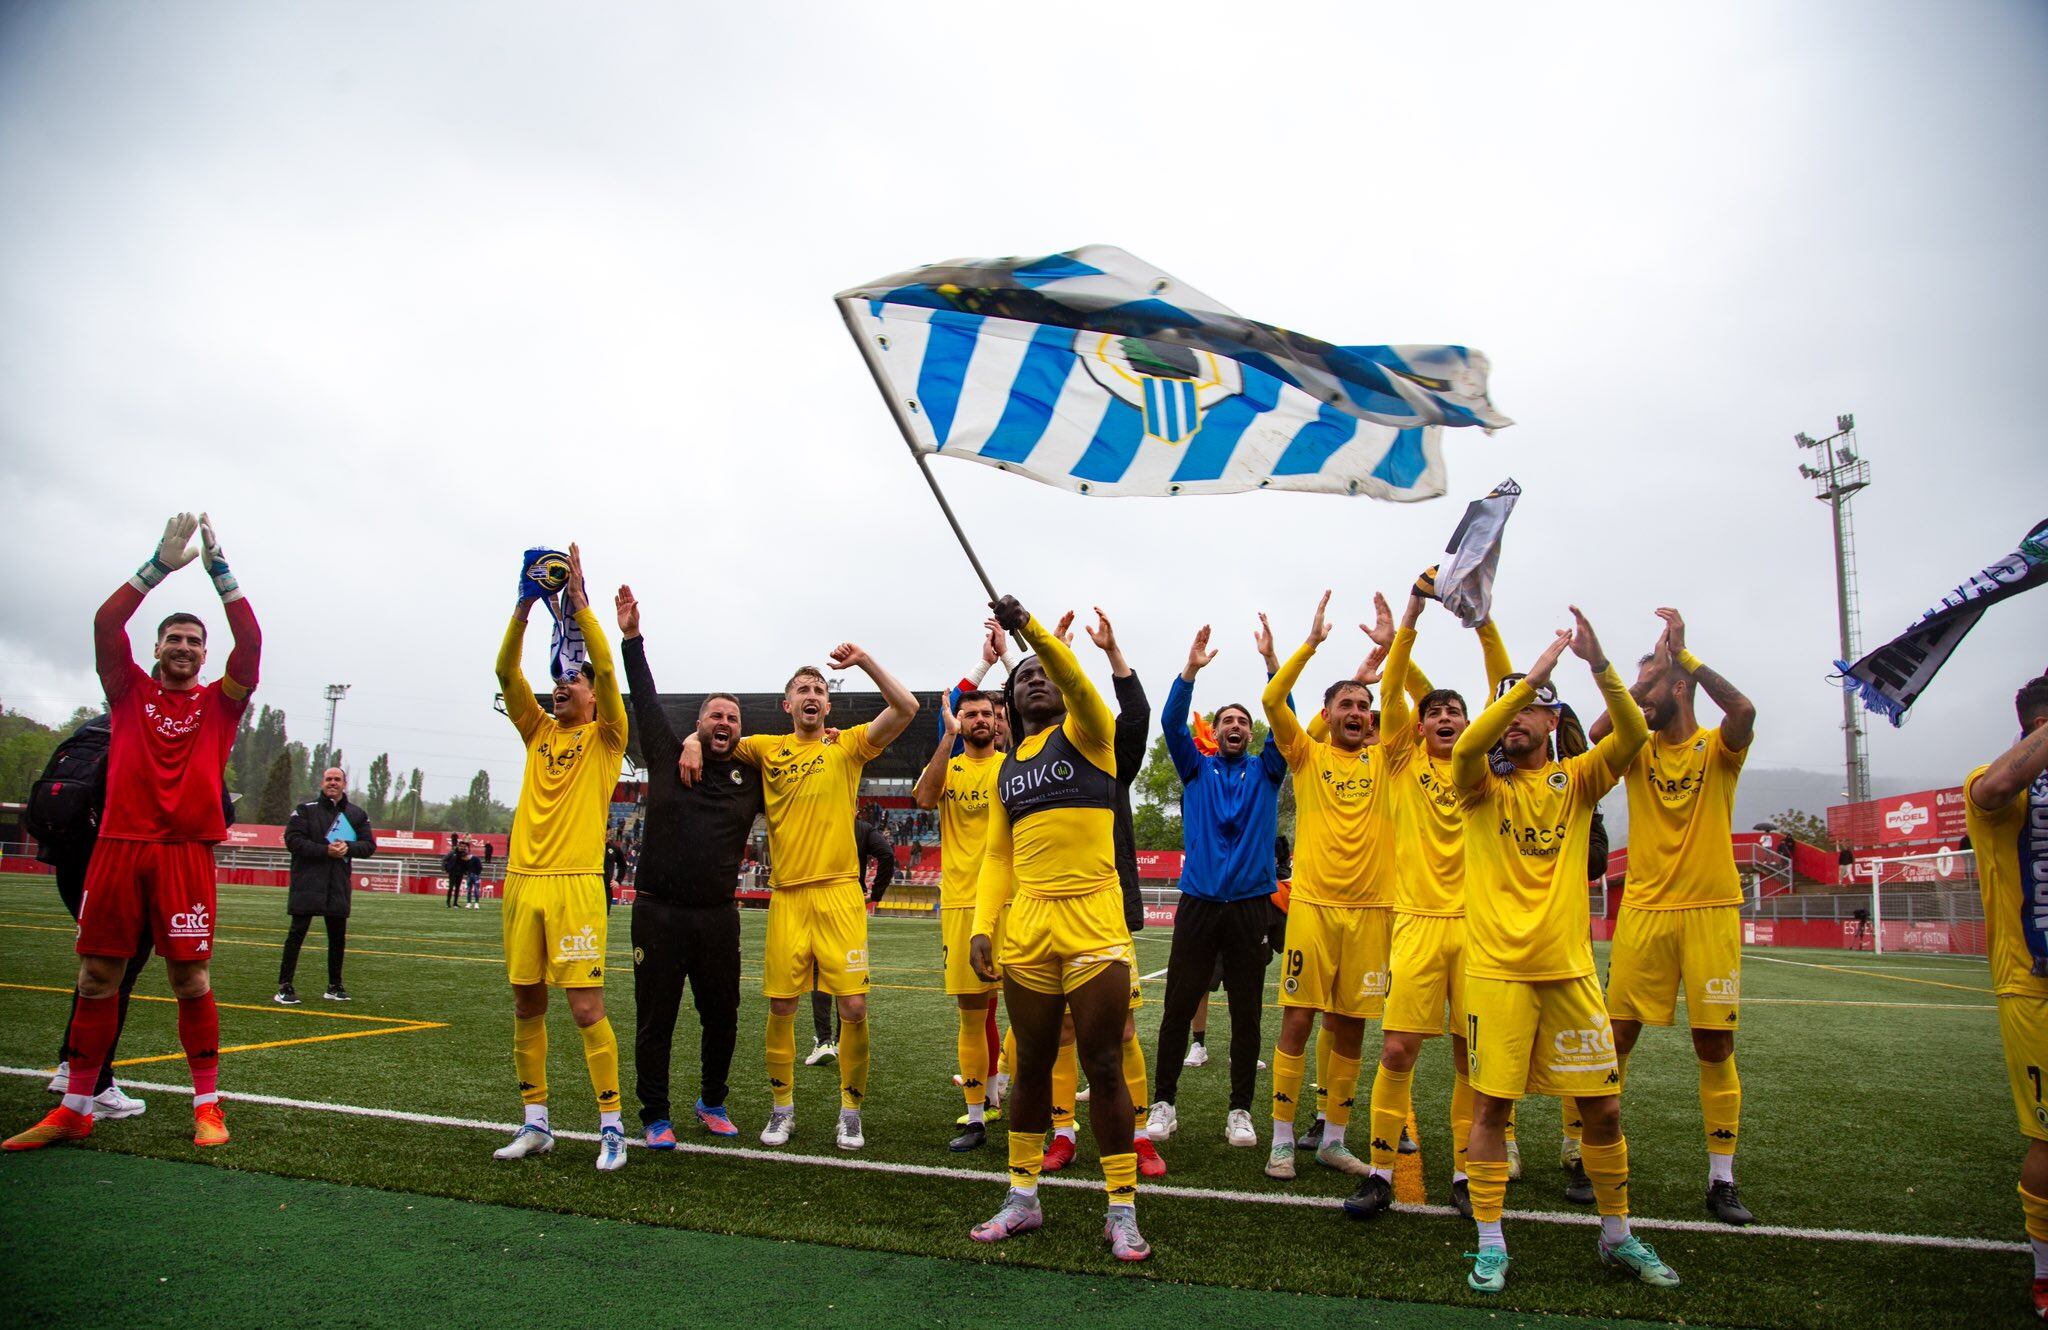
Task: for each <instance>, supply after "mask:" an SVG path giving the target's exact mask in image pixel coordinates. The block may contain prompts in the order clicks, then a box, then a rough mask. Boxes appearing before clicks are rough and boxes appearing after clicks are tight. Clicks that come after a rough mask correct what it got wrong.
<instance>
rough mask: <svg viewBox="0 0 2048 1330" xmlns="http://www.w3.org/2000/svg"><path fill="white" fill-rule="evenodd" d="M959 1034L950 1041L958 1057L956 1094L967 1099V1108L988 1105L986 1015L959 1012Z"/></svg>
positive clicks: (973, 1012) (979, 1012)
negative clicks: (958, 1068) (958, 1067)
mask: <svg viewBox="0 0 2048 1330" xmlns="http://www.w3.org/2000/svg"><path fill="white" fill-rule="evenodd" d="M958 1014H959V1017H960V1030H959V1033H958V1034H956V1035H955V1036H954V1037H953V1048H954V1051H955V1052H956V1053H958V1054H959V1055H960V1092H961V1093H962V1094H964V1095H966V1096H967V1106H968V1107H969V1108H972V1107H974V1106H975V1105H976V1104H985V1103H987V1102H988V1078H989V1069H988V1067H987V1066H986V1065H985V1064H986V1063H987V1062H988V1013H987V1012H986V1011H962V1012H960V1013H958Z"/></svg>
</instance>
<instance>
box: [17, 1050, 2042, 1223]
mask: <svg viewBox="0 0 2048 1330" xmlns="http://www.w3.org/2000/svg"><path fill="white" fill-rule="evenodd" d="M49 1075H50V1070H49V1068H47V1067H44V1068H41V1069H37V1068H34V1067H0V1076H27V1077H33V1078H35V1079H38V1080H42V1079H46V1078H48V1076H49ZM121 1085H122V1087H123V1088H124V1089H129V1090H149V1091H152V1092H156V1093H162V1094H183V1095H189V1094H191V1093H192V1087H191V1086H189V1085H167V1084H164V1083H162V1082H156V1081H130V1080H123V1081H122V1082H121ZM220 1097H221V1098H222V1099H226V1100H235V1101H240V1102H242V1103H248V1104H265V1105H268V1106H270V1107H272V1108H296V1109H302V1110H304V1111H306V1112H310V1113H339V1114H343V1115H345V1116H348V1117H358V1118H381V1119H384V1120H385V1121H389V1122H410V1123H415V1124H417V1125H420V1126H424V1127H461V1128H464V1129H467V1130H471V1131H494V1132H500V1133H505V1132H511V1131H514V1130H516V1129H517V1127H518V1124H517V1123H513V1122H486V1121H484V1120H482V1119H480V1118H456V1117H447V1116H444V1115H442V1114H438V1113H408V1112H405V1111H403V1110H401V1109H396V1108H369V1107H365V1106H363V1105H359V1104H329V1103H323V1102H321V1101H319V1100H316V1099H288V1098H285V1097H284V1096H282V1095H271V1094H251V1093H248V1092H246V1091H240V1090H223V1091H221V1093H220ZM555 1136H556V1137H557V1138H558V1139H561V1140H565V1141H596V1140H597V1133H596V1132H594V1131H566V1130H557V1131H556V1132H555ZM627 1143H628V1144H629V1145H632V1146H634V1147H636V1148H640V1149H645V1148H646V1147H645V1146H644V1145H643V1144H642V1143H641V1142H640V1141H637V1140H634V1139H632V1138H631V1137H628V1138H627ZM676 1152H677V1153H680V1154H695V1155H707V1156H711V1157H714V1158H720V1159H755V1160H760V1161H762V1162H764V1163H771V1164H809V1165H811V1166H813V1167H815V1168H839V1169H848V1170H851V1171H853V1172H857V1173H895V1174H899V1175H905V1176H910V1177H920V1178H953V1179H957V1180H959V1181H961V1182H974V1183H979V1184H981V1185H983V1186H991V1185H993V1184H995V1183H999V1182H1001V1181H1003V1175H1002V1174H1001V1173H999V1172H996V1171H994V1170H984V1169H972V1168H938V1167H935V1166H932V1165H929V1164H898V1163H892V1162H890V1161H888V1160H885V1159H850V1158H847V1157H846V1156H844V1155H807V1154H792V1153H790V1152H788V1151H785V1150H756V1149H753V1148H751V1147H748V1146H743V1145H694V1144H691V1143H689V1142H687V1141H678V1142H677V1143H676ZM1038 1185H1039V1186H1041V1187H1066V1188H1071V1189H1073V1190H1077V1191H1099V1190H1101V1187H1102V1182H1101V1180H1100V1179H1096V1178H1045V1177H1041V1178H1040V1179H1039V1180H1038ZM1144 1191H1145V1194H1146V1195H1147V1196H1164V1197H1171V1198H1173V1199H1176V1200H1189V1201H1232V1202H1236V1203H1238V1204H1242V1205H1282V1206H1294V1207H1297V1208H1302V1209H1310V1210H1334V1209H1336V1208H1338V1206H1339V1205H1341V1204H1342V1201H1341V1200H1340V1198H1338V1197H1335V1196H1303V1195H1299V1194H1293V1193H1288V1192H1260V1191H1217V1190H1212V1189H1209V1188H1205V1187H1173V1186H1160V1185H1155V1184H1152V1183H1147V1184H1146V1185H1145V1188H1144ZM1400 1209H1401V1210H1402V1211H1403V1212H1405V1213H1410V1214H1421V1215H1455V1214H1457V1211H1456V1210H1453V1209H1452V1208H1451V1207H1450V1206H1448V1205H1402V1206H1401V1207H1400ZM1502 1215H1503V1217H1504V1218H1508V1219H1513V1220H1517V1221H1519V1222H1523V1223H1535V1224H1566V1225H1570V1226H1572V1227H1575V1228H1592V1227H1596V1226H1597V1225H1598V1224H1599V1222H1600V1218H1599V1216H1598V1215H1585V1214H1567V1213H1565V1212H1563V1211H1557V1210H1505V1211H1502ZM1629 1223H1630V1225H1631V1226H1633V1227H1635V1228H1642V1229H1655V1230H1663V1231H1670V1232H1679V1233H1708V1234H1720V1235H1724V1236H1729V1237H1738V1236H1739V1237H1761V1238H1794V1239H1798V1240H1801V1241H1810V1242H1812V1241H1817V1242H1869V1243H1876V1244H1879V1245H1882V1246H1891V1247H1935V1248H1941V1249H1944V1250H1949V1251H1987V1252H2022V1251H2029V1250H2031V1248H2030V1247H2029V1246H2028V1245H2027V1244H2026V1243H2024V1242H1999V1241H1995V1240H1993V1239H1990V1238H1960V1237H1942V1236H1939V1235H1936V1234H1932V1233H1873V1232H1866V1231H1863V1230H1860V1229H1848V1228H1792V1227H1788V1226H1785V1225H1781V1224H1751V1225H1749V1226H1748V1227H1747V1228H1730V1227H1729V1226H1728V1225H1726V1224H1717V1223H1710V1222H1708V1221H1707V1220H1704V1219H1646V1218H1644V1217H1642V1216H1640V1215H1631V1216H1630V1217H1629Z"/></svg>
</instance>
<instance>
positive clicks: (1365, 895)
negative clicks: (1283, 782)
mask: <svg viewBox="0 0 2048 1330" xmlns="http://www.w3.org/2000/svg"><path fill="white" fill-rule="evenodd" d="M1314 654H1315V648H1314V647H1313V646H1311V645H1309V644H1307V643H1303V644H1302V646H1301V647H1300V648H1299V649H1297V650H1296V651H1295V653H1294V654H1293V655H1292V656H1290V657H1289V658H1288V659H1287V662H1286V664H1284V665H1282V666H1281V667H1280V672H1279V673H1278V674H1276V675H1274V676H1273V677H1272V678H1271V679H1269V680H1267V682H1266V691H1265V695H1264V697H1263V698H1262V699H1261V701H1262V702H1263V703H1264V704H1265V711H1266V721H1267V723H1268V724H1269V725H1271V726H1272V736H1273V740H1274V741H1275V742H1277V743H1278V744H1279V745H1280V755H1281V756H1282V757H1284V758H1286V759H1287V767H1288V770H1290V771H1292V772H1293V773H1294V809H1295V813H1294V886H1293V899H1295V900H1305V901H1308V902H1310V903H1311V904H1315V905H1330V906H1337V907H1354V908H1356V907H1364V906H1375V907H1378V906H1389V905H1392V904H1393V903H1394V823H1393V798H1392V796H1391V794H1390V793H1389V791H1388V785H1389V780H1388V769H1387V754H1386V752H1385V750H1384V749H1382V748H1381V747H1380V746H1379V745H1372V746H1369V747H1366V748H1363V749H1361V750H1359V751H1358V752H1356V753H1346V752H1344V751H1343V750H1342V749H1340V748H1338V747H1336V746H1335V745H1333V744H1330V743H1325V742H1318V741H1317V740H1315V739H1313V738H1310V737H1309V734H1308V732H1307V731H1305V730H1304V729H1302V727H1301V722H1300V721H1299V720H1298V719H1297V718H1296V717H1295V714H1294V710H1293V708H1291V707H1289V706H1288V705H1287V694H1288V692H1289V691H1290V690H1291V689H1292V688H1293V687H1294V683H1295V681H1296V680H1297V679H1299V678H1300V677H1301V672H1302V669H1303V668H1304V667H1305V666H1306V665H1307V664H1308V662H1309V658H1310V657H1311V656H1313V655H1314Z"/></svg>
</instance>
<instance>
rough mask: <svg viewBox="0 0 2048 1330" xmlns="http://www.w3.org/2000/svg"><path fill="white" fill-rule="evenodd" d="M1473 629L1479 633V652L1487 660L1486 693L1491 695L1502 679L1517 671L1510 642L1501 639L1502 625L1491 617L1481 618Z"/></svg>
mask: <svg viewBox="0 0 2048 1330" xmlns="http://www.w3.org/2000/svg"><path fill="white" fill-rule="evenodd" d="M1472 631H1473V632H1475V633H1477V634H1479V654H1480V655H1481V657H1482V658H1484V660H1485V661H1486V695H1487V696H1488V697H1491V696H1493V694H1494V692H1495V690H1497V689H1498V688H1499V687H1500V681H1501V680H1502V679H1505V678H1507V677H1508V676H1509V675H1510V674H1513V673H1514V672H1515V663H1514V660H1513V659H1512V658H1511V657H1510V656H1509V655H1508V644H1507V643H1506V642H1503V641H1502V640H1501V636H1500V625H1498V624H1496V623H1495V622H1494V621H1493V620H1492V619H1491V618H1490V617H1489V618H1485V619H1481V620H1480V621H1479V626H1478V627H1477V628H1474V629H1473V630H1472Z"/></svg>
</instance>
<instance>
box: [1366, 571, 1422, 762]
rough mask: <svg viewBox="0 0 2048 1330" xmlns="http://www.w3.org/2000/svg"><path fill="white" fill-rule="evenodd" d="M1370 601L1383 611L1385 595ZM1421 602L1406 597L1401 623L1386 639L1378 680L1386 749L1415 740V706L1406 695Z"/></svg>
mask: <svg viewBox="0 0 2048 1330" xmlns="http://www.w3.org/2000/svg"><path fill="white" fill-rule="evenodd" d="M1373 601H1374V603H1375V604H1376V605H1378V606H1379V608H1380V610H1381V612H1382V614H1383V615H1384V613H1385V611H1386V608H1387V600H1386V597H1384V596H1380V595H1375V596H1374V597H1373ZM1422 604H1423V602H1422V597H1420V596H1416V595H1410V596H1409V597H1408V609H1407V611H1406V612H1405V613H1404V614H1402V616H1401V626H1400V628H1399V629H1397V630H1396V631H1395V632H1394V633H1393V634H1392V637H1391V640H1389V641H1388V643H1387V672H1386V674H1385V675H1384V676H1382V678H1381V682H1380V744H1381V746H1382V747H1384V748H1387V749H1388V750H1389V751H1396V750H1399V749H1401V748H1405V747H1407V746H1409V745H1411V744H1413V743H1414V742H1415V708H1414V706H1413V704H1412V703H1411V702H1410V701H1409V699H1408V679H1409V672H1410V671H1409V657H1410V656H1411V655H1413V653H1414V651H1415V624H1416V621H1417V620H1418V619H1420V618H1421V617H1422ZM1373 640H1374V641H1375V642H1377V641H1378V640H1379V639H1378V638H1377V637H1375V638H1374V639H1373Z"/></svg>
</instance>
